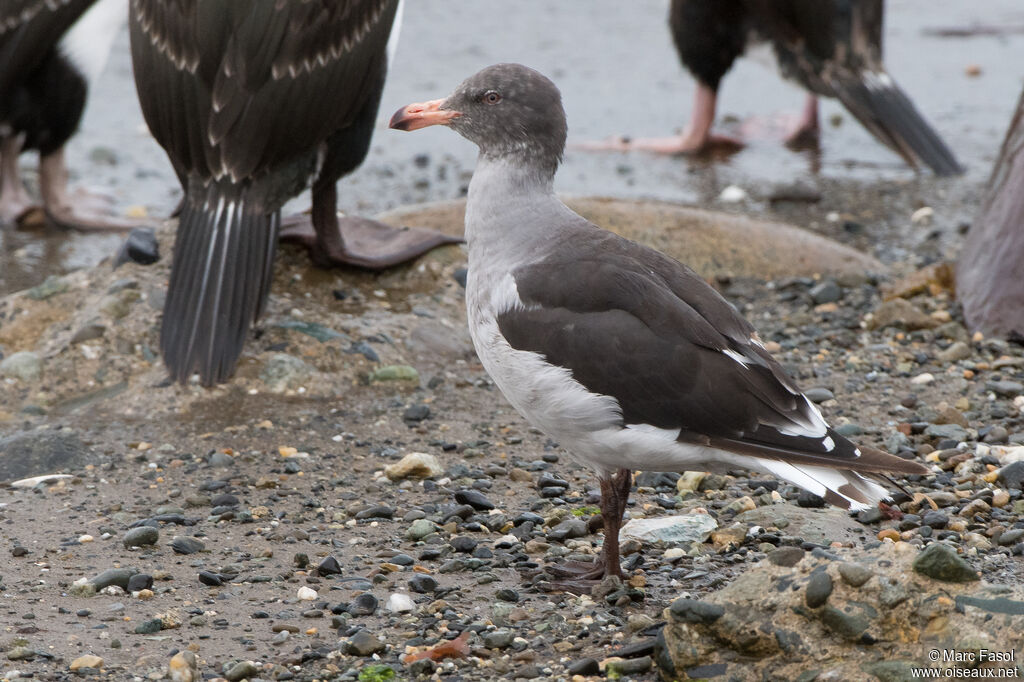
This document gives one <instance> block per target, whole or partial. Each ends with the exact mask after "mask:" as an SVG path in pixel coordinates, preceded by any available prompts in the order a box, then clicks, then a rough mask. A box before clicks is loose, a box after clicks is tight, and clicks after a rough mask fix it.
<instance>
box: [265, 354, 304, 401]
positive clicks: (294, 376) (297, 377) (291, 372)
mask: <svg viewBox="0 0 1024 682" xmlns="http://www.w3.org/2000/svg"><path fill="white" fill-rule="evenodd" d="M315 371H316V370H314V369H313V368H312V367H310V366H309V365H308V364H306V363H305V362H303V361H302V360H300V359H299V358H297V357H295V356H293V355H288V354H287V353H274V354H273V355H271V356H270V358H269V359H268V360H267V364H266V365H264V366H263V371H262V372H260V379H262V380H263V383H264V384H266V385H267V388H268V389H269V390H270V391H271V392H272V393H284V392H285V391H289V390H295V389H298V388H300V387H301V386H302V385H303V384H304V383H306V382H307V381H309V379H310V378H311V377H312V376H313V373H314V372H315Z"/></svg>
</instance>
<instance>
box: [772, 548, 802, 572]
mask: <svg viewBox="0 0 1024 682" xmlns="http://www.w3.org/2000/svg"><path fill="white" fill-rule="evenodd" d="M804 554H805V552H804V550H802V549H801V548H799V547H779V548H778V549H774V550H772V551H770V552H768V561H770V562H772V563H773V564H775V565H776V566H785V567H790V566H796V565H797V564H798V563H800V560H801V559H803V558H804Z"/></svg>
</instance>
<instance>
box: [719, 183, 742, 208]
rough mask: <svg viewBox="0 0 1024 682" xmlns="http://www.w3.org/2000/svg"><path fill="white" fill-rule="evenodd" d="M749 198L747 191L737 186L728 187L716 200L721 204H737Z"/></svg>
mask: <svg viewBox="0 0 1024 682" xmlns="http://www.w3.org/2000/svg"><path fill="white" fill-rule="evenodd" d="M748 198H749V195H748V194H747V191H746V190H745V189H743V188H742V187H740V186H739V185H729V186H728V187H726V188H725V189H723V190H722V191H721V193H720V194H719V195H718V200H719V201H721V202H722V203H723V204H737V203H739V202H741V201H746V200H747V199H748Z"/></svg>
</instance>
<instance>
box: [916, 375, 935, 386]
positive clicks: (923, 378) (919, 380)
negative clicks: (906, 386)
mask: <svg viewBox="0 0 1024 682" xmlns="http://www.w3.org/2000/svg"><path fill="white" fill-rule="evenodd" d="M933 381H935V375H934V374H931V373H930V372H925V373H924V374H918V375H917V376H916V377H914V378H913V379H911V380H910V383H912V384H930V383H932V382H933Z"/></svg>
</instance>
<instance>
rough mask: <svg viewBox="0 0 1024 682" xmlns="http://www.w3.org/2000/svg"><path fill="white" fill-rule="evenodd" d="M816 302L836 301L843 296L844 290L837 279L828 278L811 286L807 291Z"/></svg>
mask: <svg viewBox="0 0 1024 682" xmlns="http://www.w3.org/2000/svg"><path fill="white" fill-rule="evenodd" d="M807 293H808V294H809V295H810V297H811V300H812V301H814V302H815V303H816V304H818V305H820V304H822V303H835V302H836V301H838V300H839V299H841V298H842V297H843V290H842V288H840V286H839V285H838V284H836V282H835V280H831V279H826V280H824V281H822V282H819V283H818V284H815V285H814V286H813V287H811V289H810V291H808V292H807Z"/></svg>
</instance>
